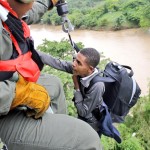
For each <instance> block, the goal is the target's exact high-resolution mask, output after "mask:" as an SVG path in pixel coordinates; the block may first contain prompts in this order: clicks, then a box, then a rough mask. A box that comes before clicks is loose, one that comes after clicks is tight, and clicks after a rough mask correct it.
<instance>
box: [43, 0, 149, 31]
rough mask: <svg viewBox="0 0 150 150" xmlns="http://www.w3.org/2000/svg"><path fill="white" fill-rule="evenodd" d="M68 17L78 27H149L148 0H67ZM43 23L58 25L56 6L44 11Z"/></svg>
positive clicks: (98, 28) (117, 28) (113, 28)
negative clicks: (46, 11)
mask: <svg viewBox="0 0 150 150" xmlns="http://www.w3.org/2000/svg"><path fill="white" fill-rule="evenodd" d="M67 2H68V8H69V15H68V17H69V19H70V20H71V22H72V23H73V25H74V26H75V28H80V29H94V30H100V29H112V30H120V29H125V28H135V27H149V26H150V1H149V0H92V1H91V0H85V1H80V0H76V1H74V0H68V1H67ZM42 22H43V23H47V24H52V25H60V24H61V18H60V16H58V15H57V13H56V8H54V9H53V10H52V11H51V12H48V13H46V14H45V15H44V16H43V19H42Z"/></svg>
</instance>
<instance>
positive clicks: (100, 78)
mask: <svg viewBox="0 0 150 150" xmlns="http://www.w3.org/2000/svg"><path fill="white" fill-rule="evenodd" d="M115 81H116V80H115V79H113V78H111V77H101V76H100V75H99V74H98V75H96V76H95V77H94V78H93V79H92V80H91V81H90V85H89V86H88V87H87V88H86V89H85V92H86V91H88V90H89V89H90V88H91V87H92V86H93V85H94V84H95V83H97V82H108V83H112V82H115Z"/></svg>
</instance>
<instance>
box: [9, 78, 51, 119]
mask: <svg viewBox="0 0 150 150" xmlns="http://www.w3.org/2000/svg"><path fill="white" fill-rule="evenodd" d="M49 105H50V97H49V94H48V92H47V91H46V89H45V88H44V87H42V86H41V85H39V84H36V83H34V82H28V81H26V80H25V79H24V78H23V77H22V76H19V80H18V82H17V83H16V95H15V98H14V100H13V102H12V104H11V110H12V109H14V108H16V107H17V106H26V107H27V108H29V109H28V110H27V112H26V113H27V116H29V117H30V116H33V117H34V118H35V119H37V118H39V117H41V116H42V115H43V114H44V113H45V111H46V110H47V109H48V107H49Z"/></svg>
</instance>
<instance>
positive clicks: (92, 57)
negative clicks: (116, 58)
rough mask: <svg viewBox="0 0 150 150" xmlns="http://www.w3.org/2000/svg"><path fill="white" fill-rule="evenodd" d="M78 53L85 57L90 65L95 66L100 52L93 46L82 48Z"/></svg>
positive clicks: (98, 60)
mask: <svg viewBox="0 0 150 150" xmlns="http://www.w3.org/2000/svg"><path fill="white" fill-rule="evenodd" d="M80 53H81V54H82V55H83V56H85V57H86V62H87V64H88V65H90V66H92V67H94V68H95V67H96V66H97V65H98V64H99V62H100V53H99V52H98V51H97V50H96V49H94V48H83V49H82V50H80Z"/></svg>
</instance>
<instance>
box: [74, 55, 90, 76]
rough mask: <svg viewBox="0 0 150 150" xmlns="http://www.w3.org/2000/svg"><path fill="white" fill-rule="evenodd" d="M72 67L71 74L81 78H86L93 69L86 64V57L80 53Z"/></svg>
mask: <svg viewBox="0 0 150 150" xmlns="http://www.w3.org/2000/svg"><path fill="white" fill-rule="evenodd" d="M72 67H73V74H74V75H79V76H81V77H86V76H88V75H90V74H91V73H92V72H93V67H92V66H90V65H88V64H87V62H86V57H85V56H84V55H82V54H81V53H80V52H79V53H78V54H77V56H76V58H75V60H74V62H73V65H72Z"/></svg>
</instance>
